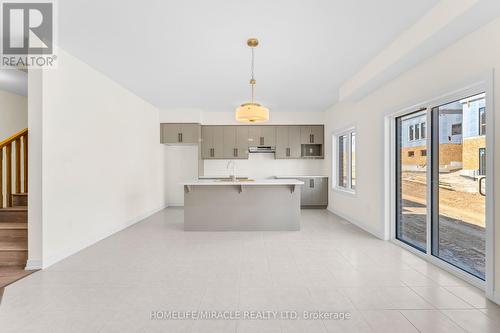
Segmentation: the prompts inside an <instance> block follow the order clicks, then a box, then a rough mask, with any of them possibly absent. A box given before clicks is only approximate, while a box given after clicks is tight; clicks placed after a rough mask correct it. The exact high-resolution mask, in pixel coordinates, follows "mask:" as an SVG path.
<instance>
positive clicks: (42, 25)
mask: <svg viewBox="0 0 500 333" xmlns="http://www.w3.org/2000/svg"><path fill="white" fill-rule="evenodd" d="M53 53H54V3H53V2H52V1H44V2H33V3H26V2H13V1H8V2H6V1H5V2H3V3H2V62H1V65H2V67H17V68H27V67H54V62H55V60H56V59H57V57H56V56H55V55H54V54H53Z"/></svg>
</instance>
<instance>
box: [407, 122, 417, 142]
mask: <svg viewBox="0 0 500 333" xmlns="http://www.w3.org/2000/svg"><path fill="white" fill-rule="evenodd" d="M408 140H409V141H413V140H415V133H414V131H413V125H410V127H409V129H408Z"/></svg>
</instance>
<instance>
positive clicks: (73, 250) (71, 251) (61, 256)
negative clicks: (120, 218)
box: [41, 204, 168, 269]
mask: <svg viewBox="0 0 500 333" xmlns="http://www.w3.org/2000/svg"><path fill="white" fill-rule="evenodd" d="M167 207H168V204H164V205H162V206H161V207H159V208H155V209H153V210H150V211H148V212H146V213H144V214H141V215H139V216H136V217H135V218H133V219H131V220H128V221H126V222H125V223H124V224H121V225H119V226H116V227H114V228H110V229H109V230H107V231H106V232H104V233H103V236H102V237H99V238H97V239H95V240H92V241H90V242H86V243H84V244H81V245H80V246H78V247H75V248H71V249H67V250H66V251H62V254H58V255H53V256H50V257H48V258H45V259H44V260H43V263H42V265H41V266H42V267H41V268H43V269H45V268H48V267H50V266H52V265H54V264H56V263H58V262H59V261H61V260H63V259H65V258H67V257H69V256H72V255H74V254H76V253H78V252H80V251H81V250H84V249H86V248H87V247H89V246H92V245H94V244H96V243H97V242H100V241H102V240H103V239H106V238H108V237H110V236H112V235H114V234H116V233H117V232H120V231H122V230H124V229H126V228H128V227H130V226H132V225H134V224H136V223H138V222H140V221H142V220H144V219H146V218H148V217H149V216H151V215H153V214H156V213H158V212H159V211H160V210H163V209H165V208H167Z"/></svg>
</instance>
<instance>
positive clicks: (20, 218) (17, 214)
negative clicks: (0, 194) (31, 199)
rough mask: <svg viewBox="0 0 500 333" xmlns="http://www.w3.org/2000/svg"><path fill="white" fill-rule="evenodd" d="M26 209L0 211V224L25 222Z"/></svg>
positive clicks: (22, 207)
mask: <svg viewBox="0 0 500 333" xmlns="http://www.w3.org/2000/svg"><path fill="white" fill-rule="evenodd" d="M27 221H28V207H26V206H19V207H7V208H1V209H0V223H3V222H27Z"/></svg>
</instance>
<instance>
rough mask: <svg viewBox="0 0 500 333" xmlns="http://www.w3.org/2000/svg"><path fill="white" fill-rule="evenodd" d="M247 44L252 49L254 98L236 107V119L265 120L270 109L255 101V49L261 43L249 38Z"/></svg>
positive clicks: (248, 120)
mask: <svg viewBox="0 0 500 333" xmlns="http://www.w3.org/2000/svg"><path fill="white" fill-rule="evenodd" d="M247 45H248V46H249V47H250V49H251V50H252V77H251V78H250V85H251V87H252V100H251V101H250V102H247V103H243V104H241V106H240V107H238V108H237V109H236V120H237V121H241V122H250V123H256V122H263V121H267V120H269V109H267V108H265V107H263V106H262V105H260V104H259V103H257V102H255V100H254V97H255V83H256V82H257V81H255V77H254V49H255V48H256V47H257V45H259V41H258V40H257V39H255V38H250V39H249V40H247Z"/></svg>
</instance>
